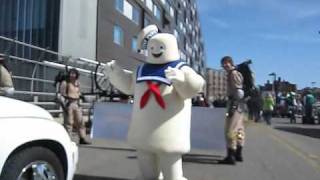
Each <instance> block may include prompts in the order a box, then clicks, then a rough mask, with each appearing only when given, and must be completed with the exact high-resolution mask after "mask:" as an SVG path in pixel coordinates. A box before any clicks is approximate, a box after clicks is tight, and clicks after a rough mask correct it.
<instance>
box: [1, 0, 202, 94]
mask: <svg viewBox="0 0 320 180" xmlns="http://www.w3.org/2000/svg"><path fill="white" fill-rule="evenodd" d="M0 9H1V11H0V36H5V37H8V38H12V39H16V40H19V41H21V42H25V43H28V44H32V45H36V46H39V47H42V48H46V49H49V50H52V51H58V52H59V53H61V54H63V55H65V56H67V57H69V56H70V57H74V58H78V57H84V58H88V59H93V60H98V61H102V62H106V61H110V60H112V59H115V60H118V62H119V64H120V65H122V66H123V67H124V68H126V69H133V68H135V67H136V66H137V65H138V64H140V63H141V62H143V60H144V58H145V57H144V56H143V55H140V54H138V53H137V39H136V36H137V34H138V32H139V31H140V30H141V29H143V28H144V27H145V26H146V25H149V24H156V25H157V26H158V28H159V30H160V31H161V32H168V33H172V34H174V35H175V36H176V37H177V39H178V44H179V49H180V55H181V59H182V60H185V61H187V62H188V64H189V65H190V66H191V67H192V68H193V69H195V70H196V71H197V72H198V73H200V74H202V75H203V76H205V73H206V72H205V68H206V61H205V53H204V44H203V38H202V33H201V29H200V22H199V16H198V12H197V4H196V1H195V0H2V1H0ZM8 47H10V48H8ZM0 53H4V54H9V55H12V56H16V57H22V58H27V59H32V60H40V59H41V60H43V59H45V60H48V61H57V60H58V59H59V57H58V56H56V55H52V54H49V53H43V52H41V51H38V50H34V49H32V48H30V47H23V46H21V45H16V44H14V45H13V47H12V48H11V45H10V43H8V42H6V41H2V40H0ZM10 62H14V63H11V64H10V69H12V72H13V74H14V75H18V76H30V72H33V71H36V72H35V73H34V77H36V78H43V77H45V78H46V79H51V80H52V79H53V78H54V75H55V74H56V73H57V72H56V71H51V70H48V69H46V68H45V67H44V68H43V67H41V68H36V67H35V65H34V64H26V63H21V62H20V61H10ZM21 67H24V68H23V69H24V70H21ZM25 81H26V80H23V79H21V80H16V81H15V82H18V83H16V84H19V85H18V88H17V89H21V90H28V89H30V87H27V86H29V85H27V84H26V83H27V82H25ZM28 83H29V82H28ZM35 84H37V83H35ZM36 86H37V85H36ZM36 89H37V91H47V92H50V91H53V88H52V87H49V86H47V85H39V87H38V86H37V88H36Z"/></svg>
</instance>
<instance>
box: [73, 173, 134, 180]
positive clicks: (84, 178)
mask: <svg viewBox="0 0 320 180" xmlns="http://www.w3.org/2000/svg"><path fill="white" fill-rule="evenodd" d="M73 179H74V180H129V179H119V178H112V177H96V176H88V175H82V174H76V175H75V176H74V178H73Z"/></svg>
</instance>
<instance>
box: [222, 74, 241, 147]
mask: <svg viewBox="0 0 320 180" xmlns="http://www.w3.org/2000/svg"><path fill="white" fill-rule="evenodd" d="M227 81H228V82H227V83H228V87H227V88H228V97H229V101H228V106H227V117H226V122H225V138H226V143H227V148H231V149H234V150H236V148H237V146H243V145H244V140H245V132H244V124H243V120H244V115H243V106H244V102H242V101H243V100H239V99H237V98H236V97H237V90H238V89H242V86H243V77H242V75H241V73H240V72H238V71H236V70H232V71H229V72H228V75H227Z"/></svg>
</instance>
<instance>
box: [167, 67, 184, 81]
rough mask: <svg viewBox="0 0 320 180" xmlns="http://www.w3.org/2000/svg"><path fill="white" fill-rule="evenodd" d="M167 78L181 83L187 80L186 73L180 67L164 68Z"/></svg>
mask: <svg viewBox="0 0 320 180" xmlns="http://www.w3.org/2000/svg"><path fill="white" fill-rule="evenodd" d="M164 73H165V75H166V78H167V79H169V80H170V81H171V82H172V83H177V82H178V83H181V82H184V81H185V77H184V73H183V71H181V70H180V69H178V68H172V67H168V68H167V69H166V70H164Z"/></svg>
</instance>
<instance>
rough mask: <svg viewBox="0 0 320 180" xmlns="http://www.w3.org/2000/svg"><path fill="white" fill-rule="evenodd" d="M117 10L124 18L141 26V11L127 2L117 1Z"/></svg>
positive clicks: (125, 0)
mask: <svg viewBox="0 0 320 180" xmlns="http://www.w3.org/2000/svg"><path fill="white" fill-rule="evenodd" d="M115 1H116V2H115V6H116V7H115V8H116V9H117V10H118V11H119V12H121V13H122V14H123V15H124V16H126V17H127V18H129V19H130V20H132V21H133V22H134V23H136V24H138V25H139V21H140V12H139V9H138V8H136V7H134V6H132V5H131V4H130V3H129V2H128V1H127V0H115Z"/></svg>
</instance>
